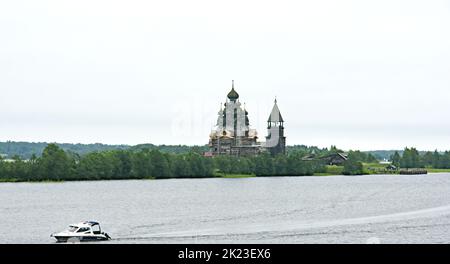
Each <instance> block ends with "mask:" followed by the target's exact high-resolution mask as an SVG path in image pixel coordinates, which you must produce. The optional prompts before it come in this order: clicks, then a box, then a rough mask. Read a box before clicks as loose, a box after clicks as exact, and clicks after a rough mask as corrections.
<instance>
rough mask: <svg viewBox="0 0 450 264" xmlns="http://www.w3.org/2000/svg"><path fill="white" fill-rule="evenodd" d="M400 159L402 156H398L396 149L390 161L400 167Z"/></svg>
mask: <svg viewBox="0 0 450 264" xmlns="http://www.w3.org/2000/svg"><path fill="white" fill-rule="evenodd" d="M401 159H402V157H400V154H398V152H397V151H396V152H395V153H394V154H392V156H391V158H390V160H391V162H392V165H394V166H396V167H400V160H401Z"/></svg>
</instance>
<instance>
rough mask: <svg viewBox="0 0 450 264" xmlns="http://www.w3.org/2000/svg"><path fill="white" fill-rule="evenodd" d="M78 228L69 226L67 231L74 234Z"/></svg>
mask: <svg viewBox="0 0 450 264" xmlns="http://www.w3.org/2000/svg"><path fill="white" fill-rule="evenodd" d="M77 229H78V227H76V226H69V229H67V230H68V231H69V232H75V231H77Z"/></svg>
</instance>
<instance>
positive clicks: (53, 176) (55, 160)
mask: <svg viewBox="0 0 450 264" xmlns="http://www.w3.org/2000/svg"><path fill="white" fill-rule="evenodd" d="M72 166H73V162H72V161H71V160H70V159H69V157H68V156H67V155H66V153H65V152H64V150H62V149H61V148H59V147H58V146H57V145H56V144H48V145H47V147H46V148H45V149H44V151H43V152H42V157H41V158H40V159H39V161H38V168H39V169H38V171H39V175H40V177H41V178H42V179H49V180H62V179H65V178H70V177H71V175H70V172H71V167H72Z"/></svg>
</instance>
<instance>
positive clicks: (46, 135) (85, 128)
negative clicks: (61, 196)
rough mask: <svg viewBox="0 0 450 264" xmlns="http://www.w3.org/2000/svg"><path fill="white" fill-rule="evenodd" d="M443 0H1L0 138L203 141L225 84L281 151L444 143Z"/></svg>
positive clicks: (448, 50) (449, 72) (448, 97)
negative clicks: (276, 134)
mask: <svg viewBox="0 0 450 264" xmlns="http://www.w3.org/2000/svg"><path fill="white" fill-rule="evenodd" d="M449 26H450V2H449V1H438V0H436V1H434V0H430V1H428V0H426V1H425V0H424V1H414V0H405V1H399V0H389V1H385V0H377V1H346V0H341V1H334V0H328V1H327V0H315V1H298V0H297V1H280V0H277V1H261V0H258V1H244V0H238V1H234V0H228V1H214V0H204V1H194V0H191V1H183V0H176V1H175V0H169V1H168V0H165V1H144V0H143V1H130V0H127V1H111V0H105V1H100V0H86V1H84V0H78V1H62V0H55V1H44V0H42V1H21V0H15V1H1V2H0V141H6V140H14V141H51V142H71V143H77V142H80V143H94V142H101V143H109V144H122V143H123V144H138V143H147V142H150V143H155V144H206V143H207V141H208V134H209V132H210V130H211V128H212V126H213V124H214V122H215V120H216V118H217V112H218V110H219V106H220V103H221V102H222V103H223V102H224V101H225V98H226V94H227V93H228V92H229V90H230V88H231V80H232V79H234V80H235V87H236V90H237V92H238V93H239V94H240V99H241V102H245V103H246V108H247V110H248V111H249V117H250V122H251V125H252V126H253V127H254V128H256V129H257V130H258V132H259V135H260V138H261V139H263V138H264V137H265V135H266V130H265V121H266V119H267V117H268V115H269V113H270V110H271V107H272V104H273V99H274V97H275V96H276V97H277V99H278V104H279V107H280V110H281V113H282V114H283V117H284V119H285V121H286V135H287V142H288V144H290V145H292V144H306V145H317V146H322V147H327V146H330V145H331V144H334V145H337V146H338V147H341V148H344V149H361V150H371V149H372V150H373V149H398V148H403V147H405V146H416V147H418V148H420V149H424V150H425V149H430V150H432V149H436V148H437V149H440V150H444V149H450V27H449Z"/></svg>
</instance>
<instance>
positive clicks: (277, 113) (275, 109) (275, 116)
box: [267, 99, 284, 122]
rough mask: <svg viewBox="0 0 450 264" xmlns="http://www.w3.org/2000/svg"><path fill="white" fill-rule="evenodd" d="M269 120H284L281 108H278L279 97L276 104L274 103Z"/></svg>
mask: <svg viewBox="0 0 450 264" xmlns="http://www.w3.org/2000/svg"><path fill="white" fill-rule="evenodd" d="M267 122H284V120H283V117H282V116H281V113H280V109H278V105H277V99H275V104H274V105H273V108H272V112H271V113H270V116H269V119H268V120H267Z"/></svg>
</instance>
